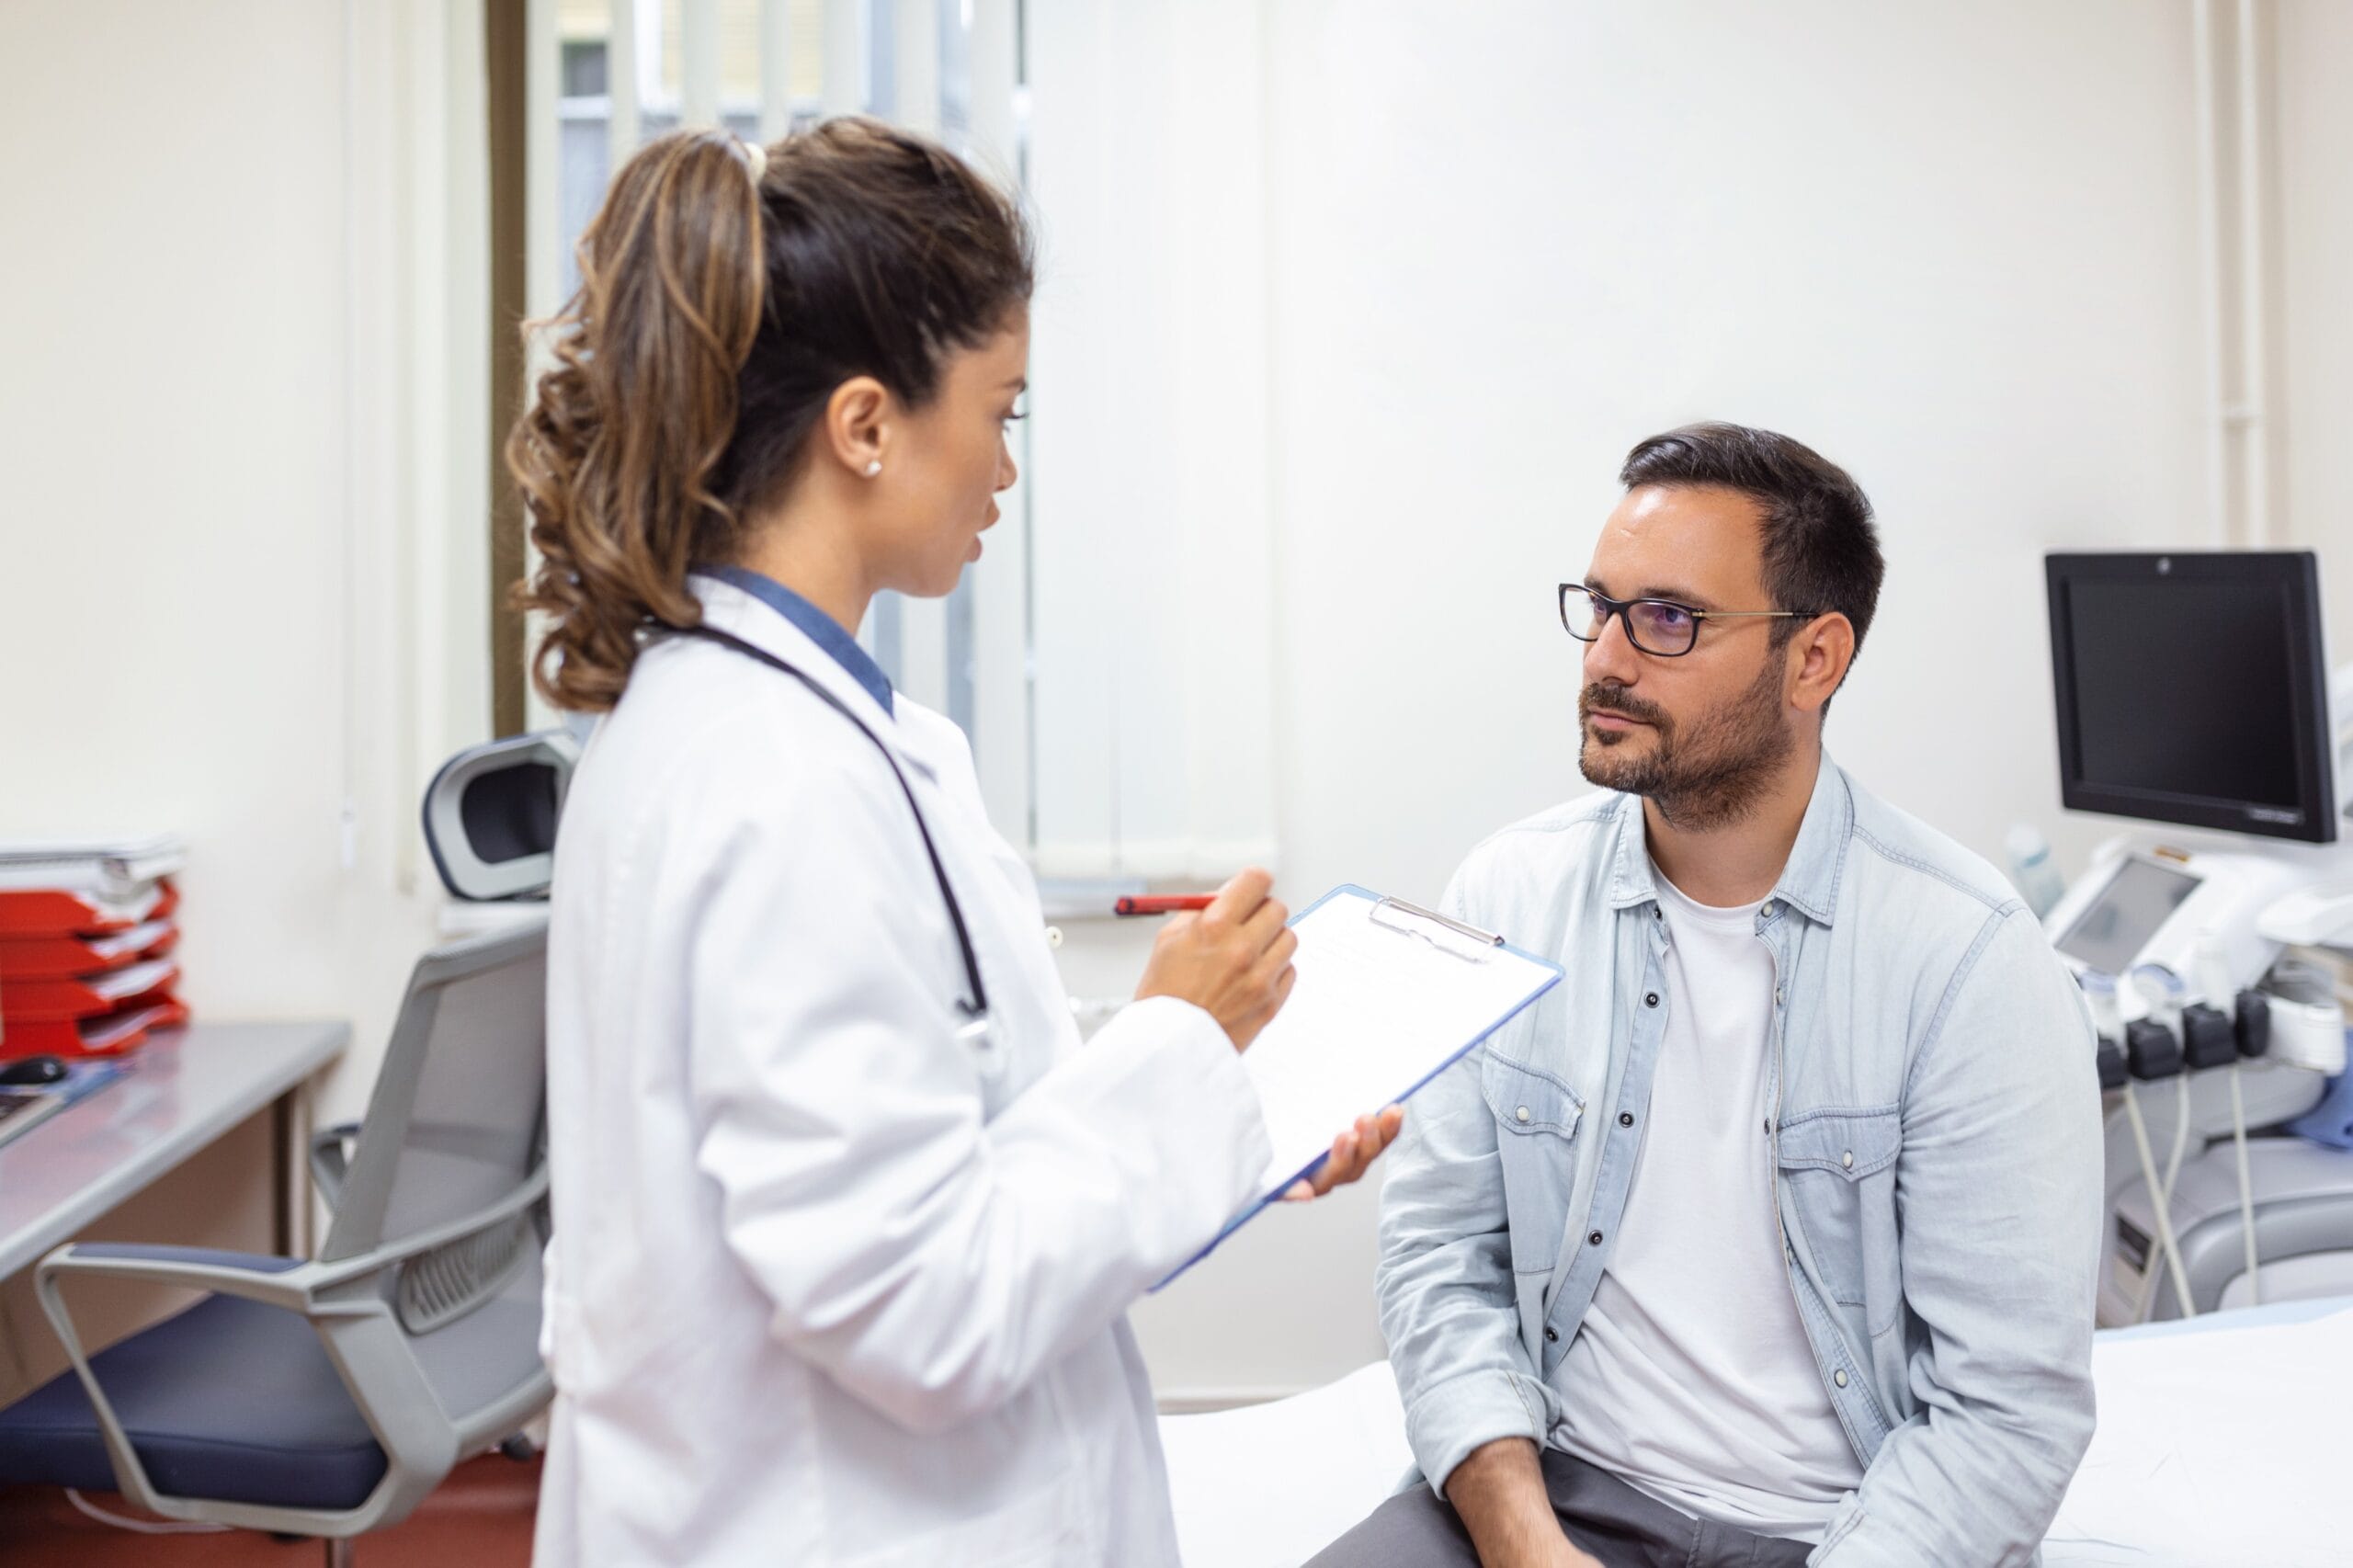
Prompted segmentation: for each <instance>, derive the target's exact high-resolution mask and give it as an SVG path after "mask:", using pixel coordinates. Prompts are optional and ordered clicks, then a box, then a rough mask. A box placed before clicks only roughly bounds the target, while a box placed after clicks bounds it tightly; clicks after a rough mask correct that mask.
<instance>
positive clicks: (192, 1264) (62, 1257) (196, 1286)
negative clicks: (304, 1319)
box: [34, 1242, 316, 1329]
mask: <svg viewBox="0 0 2353 1568" xmlns="http://www.w3.org/2000/svg"><path fill="white" fill-rule="evenodd" d="M315 1268H316V1266H315V1265H313V1264H310V1263H307V1262H305V1261H304V1260H303V1259H301V1258H299V1257H275V1256H270V1255H268V1254H267V1253H252V1252H224V1251H222V1250H220V1249H218V1248H213V1247H179V1246H148V1245H144V1244H134V1243H128V1242H72V1243H68V1244H66V1245H64V1246H62V1247H59V1248H58V1249H57V1250H56V1251H55V1252H52V1253H51V1254H50V1255H49V1256H47V1257H44V1258H42V1259H41V1260H40V1267H39V1268H38V1269H37V1270H36V1271H35V1277H34V1283H35V1285H36V1287H37V1288H38V1289H39V1290H40V1292H41V1296H42V1299H43V1301H44V1302H46V1301H47V1300H48V1299H49V1298H50V1296H51V1293H52V1290H53V1287H52V1286H51V1281H52V1280H54V1279H56V1278H59V1277H61V1276H89V1277H93V1278H111V1279H136V1280H141V1281H144V1282H146V1283H150V1284H156V1285H176V1286H182V1287H185V1288H187V1289H188V1290H211V1291H215V1292H218V1293H219V1294H221V1295H224V1296H242V1297H244V1298H245V1299H246V1300H247V1301H261V1302H264V1303H267V1305H270V1306H273V1307H285V1308H288V1309H289V1310H290V1311H293V1312H303V1311H305V1310H307V1309H308V1308H309V1306H310V1304H311V1292H310V1284H311V1281H310V1280H309V1279H308V1278H298V1277H299V1276H302V1275H305V1274H307V1273H310V1272H312V1271H314V1270H315ZM59 1310H60V1312H62V1311H63V1304H62V1303H61V1304H60V1309H59ZM56 1315H58V1314H57V1313H51V1316H56ZM60 1326H61V1329H62V1328H63V1324H61V1325H60Z"/></svg>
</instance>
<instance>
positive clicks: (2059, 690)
mask: <svg viewBox="0 0 2353 1568" xmlns="http://www.w3.org/2000/svg"><path fill="white" fill-rule="evenodd" d="M2044 571H2045V577H2046V581H2047V583H2048V585H2049V588H2050V597H2051V666H2052V682H2053V685H2054V687H2055V688H2056V695H2057V698H2058V707H2059V780H2060V794H2061V798H2062V799H2063V801H2065V803H2066V805H2067V807H2068V808H2069V809H2070V810H2072V811H2083V812H2109V813H2110V814H2112V815H2116V816H2127V817H2140V818H2143V819H2144V820H2146V821H2150V822H2169V823H2182V824H2187V825H2189V826H2192V827H2208V828H2222V829H2225V830H2227V831H2229V832H2233V833H2249V834H2259V835H2264V836H2266V837H2271V838H2293V839H2302V840H2304V841H2306V842H2308V843H2313V844H2329V843H2334V842H2335V841H2336V817H2337V808H2336V767H2335V764H2336V744H2335V736H2334V734H2333V733H2332V731H2331V728H2330V724H2329V716H2328V669H2327V661H2326V655H2325V653H2324V652H2323V648H2322V642H2321V611H2320V568H2319V564H2318V562H2317V561H2316V560H2315V559H2314V557H2313V554H2312V552H2311V551H2276V552H2262V551H2211V552H2199V551H2175V552H2171V553H2167V554H2154V553H2153V554H2114V555H2052V556H2049V557H2047V558H2046V559H2045V562H2044Z"/></svg>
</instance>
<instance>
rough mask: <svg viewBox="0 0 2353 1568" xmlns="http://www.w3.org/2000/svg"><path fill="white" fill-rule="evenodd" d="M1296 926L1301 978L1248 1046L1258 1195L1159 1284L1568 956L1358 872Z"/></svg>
mask: <svg viewBox="0 0 2353 1568" xmlns="http://www.w3.org/2000/svg"><path fill="white" fill-rule="evenodd" d="M1291 927H1292V929H1294V930H1295V931H1297V932H1298V933H1299V952H1298V955H1297V957H1295V958H1294V959H1293V960H1292V963H1293V965H1294V966H1295V967H1296V968H1297V970H1298V971H1299V980H1298V983H1297V984H1296V985H1294V986H1293V987H1292V990H1291V994H1290V1001H1288V1002H1286V1003H1285V1004H1284V1005H1283V1010H1282V1011H1281V1012H1280V1013H1279V1014H1277V1015H1276V1016H1275V1020H1274V1022H1272V1023H1270V1024H1268V1025H1267V1027H1266V1028H1265V1029H1263V1030H1262V1031H1260V1033H1259V1035H1258V1038H1257V1039H1256V1040H1255V1041H1253V1042H1252V1043H1251V1046H1250V1049H1249V1050H1248V1051H1245V1052H1244V1053H1243V1057H1242V1065H1243V1067H1244V1069H1245V1071H1246V1072H1247V1073H1248V1074H1250V1081H1251V1082H1252V1083H1253V1084H1255V1085H1256V1086H1257V1090H1258V1102H1259V1106H1260V1108H1261V1110H1262V1111H1263V1112H1264V1114H1265V1116H1266V1120H1267V1140H1268V1142H1270V1143H1271V1144H1272V1145H1273V1147H1274V1157H1273V1158H1272V1159H1271V1160H1269V1161H1268V1162H1267V1168H1266V1172H1265V1174H1264V1176H1262V1177H1261V1178H1260V1180H1259V1182H1258V1185H1257V1193H1256V1196H1255V1197H1254V1198H1252V1199H1251V1200H1250V1201H1249V1202H1248V1203H1247V1204H1245V1205H1244V1207H1243V1209H1242V1211H1241V1212H1240V1213H1238V1214H1236V1215H1235V1216H1234V1217H1233V1220H1232V1221H1229V1222H1228V1223H1227V1225H1226V1226H1225V1228H1224V1229H1223V1230H1222V1231H1221V1232H1219V1233H1218V1236H1217V1240H1216V1241H1212V1242H1211V1244H1210V1245H1209V1246H1208V1247H1204V1248H1203V1249H1202V1250H1201V1252H1200V1253H1199V1254H1198V1255H1196V1256H1194V1257H1193V1258H1191V1259H1189V1260H1188V1261H1187V1262H1186V1263H1185V1265H1184V1266H1183V1267H1179V1268H1178V1269H1177V1270H1176V1272H1175V1273H1172V1274H1171V1275H1169V1276H1168V1278H1167V1279H1163V1280H1162V1281H1161V1282H1160V1284H1159V1285H1155V1286H1154V1287H1153V1289H1154V1290H1159V1289H1161V1288H1162V1287H1164V1286H1165V1285H1167V1283H1168V1282H1169V1280H1170V1279H1174V1278H1176V1275H1178V1274H1182V1273H1183V1272H1184V1271H1185V1269H1187V1268H1190V1267H1192V1266H1193V1265H1194V1264H1195V1263H1198V1262H1199V1261H1200V1259H1201V1258H1202V1257H1206V1256H1209V1253H1210V1252H1211V1250H1212V1249H1214V1248H1215V1247H1216V1245H1217V1244H1218V1242H1222V1241H1223V1240H1224V1239H1225V1238H1226V1237H1227V1236H1229V1235H1232V1234H1233V1233H1234V1231H1235V1230H1237V1229H1238V1228H1240V1226H1241V1225H1242V1224H1243V1223H1244V1222H1245V1221H1247V1220H1248V1219H1249V1218H1250V1217H1251V1216H1252V1215H1253V1214H1256V1212H1258V1210H1261V1209H1263V1208H1265V1207H1266V1206H1267V1204H1268V1203H1270V1202H1273V1201H1274V1200H1275V1199H1279V1198H1280V1197H1281V1196H1282V1195H1283V1193H1284V1192H1285V1191H1286V1190H1287V1189H1288V1188H1289V1187H1290V1185H1291V1184H1292V1183H1293V1182H1295V1181H1297V1180H1299V1179H1300V1177H1302V1176H1305V1175H1307V1174H1308V1173H1309V1172H1310V1171H1312V1170H1313V1169H1314V1168H1315V1166H1316V1165H1318V1164H1320V1163H1321V1162H1322V1161H1323V1159H1324V1157H1325V1156H1326V1155H1327V1154H1328V1153H1330V1152H1331V1148H1332V1140H1333V1138H1334V1137H1335V1136H1336V1134H1337V1133H1338V1132H1339V1131H1341V1129H1343V1128H1345V1127H1348V1126H1350V1125H1352V1124H1354V1122H1355V1120H1356V1119H1357V1118H1358V1117H1359V1116H1363V1115H1366V1114H1368V1113H1370V1112H1372V1111H1377V1110H1380V1109H1381V1108H1382V1107H1384V1106H1391V1105H1401V1104H1404V1103H1405V1101H1406V1098H1407V1096H1411V1095H1412V1094H1413V1093H1414V1091H1415V1090H1416V1089H1418V1088H1420V1087H1421V1086H1422V1085H1425V1084H1427V1083H1428V1082H1429V1081H1430V1080H1431V1079H1432V1078H1435V1077H1436V1076H1438V1074H1439V1073H1441V1072H1443V1071H1444V1070H1445V1069H1446V1068H1447V1067H1448V1066H1449V1065H1451V1064H1452V1063H1453V1062H1454V1061H1455V1060H1456V1059H1457V1058H1459V1057H1461V1055H1463V1053H1465V1052H1466V1051H1469V1050H1470V1049H1471V1048H1472V1046H1474V1045H1477V1044H1478V1043H1479V1042H1480V1041H1481V1040H1484V1039H1486V1038H1487V1036H1489V1035H1491V1034H1493V1033H1495V1030H1496V1029H1498V1028H1502V1027H1503V1026H1504V1025H1505V1024H1506V1023H1508V1022H1509V1021H1510V1020H1511V1019H1512V1017H1514V1016H1515V1015H1517V1014H1518V1012H1519V1011H1520V1009H1522V1008H1524V1007H1526V1006H1528V1005H1529V1003H1531V1002H1533V1001H1535V1000H1536V999H1537V998H1538V997H1539V996H1541V995H1543V994H1544V993H1545V992H1547V991H1550V990H1551V989H1552V987H1553V986H1555V985H1557V984H1559V983H1560V982H1561V968H1560V966H1559V965H1558V964H1554V963H1550V962H1547V961H1546V960H1542V959H1540V958H1536V957H1534V956H1533V955H1531V954H1529V953H1525V952H1522V951H1520V950H1519V949H1517V948H1514V947H1511V946H1508V945H1507V944H1505V943H1504V942H1502V941H1501V940H1500V939H1499V938H1497V937H1494V936H1492V935H1490V934H1487V933H1483V932H1479V931H1476V930H1474V929H1472V927H1470V926H1461V925H1457V924H1455V923H1453V922H1451V921H1449V920H1447V919H1446V918H1445V917H1444V916H1442V915H1436V914H1433V913H1432V912H1430V911H1428V910H1424V909H1419V908H1417V907H1415V905H1412V904H1409V903H1402V902H1401V901H1398V900H1395V899H1386V898H1383V897H1381V894H1379V893H1376V892H1370V891H1369V890H1367V889H1364V888H1360V887H1357V886H1354V885H1353V884H1348V885H1343V886H1341V887H1337V888H1335V889H1333V890H1332V891H1331V892H1328V893H1325V894H1324V896H1323V897H1322V898H1320V899H1318V900H1316V901H1315V903H1313V904H1311V905H1309V906H1308V908H1307V909H1306V910H1305V911H1303V912H1302V913H1301V914H1300V915H1297V916H1295V917H1294V918H1293V919H1292V921H1291ZM1406 1114H1407V1115H1409V1116H1410V1115H1411V1114H1412V1112H1411V1110H1410V1109H1409V1110H1408V1111H1407V1113H1406Z"/></svg>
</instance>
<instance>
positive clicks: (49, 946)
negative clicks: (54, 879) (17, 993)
mask: <svg viewBox="0 0 2353 1568" xmlns="http://www.w3.org/2000/svg"><path fill="white" fill-rule="evenodd" d="M179 939H180V932H179V927H178V926H176V925H174V924H173V923H172V922H171V921H169V920H150V921H148V922H147V923H146V924H145V925H143V926H132V927H131V929H130V930H128V931H119V932H117V933H116V934H115V935H113V936H111V937H0V984H5V983H6V982H8V981H11V980H79V979H81V978H82V977H83V976H85V975H91V974H105V973H107V972H108V971H110V970H118V969H121V968H124V967H125V966H127V965H130V964H134V963H138V962H139V961H141V960H143V959H159V958H162V957H163V956H164V955H165V953H168V952H170V951H171V950H172V949H174V948H176V947H177V946H178V945H179Z"/></svg>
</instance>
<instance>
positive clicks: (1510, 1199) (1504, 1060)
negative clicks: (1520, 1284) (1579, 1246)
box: [1479, 1052, 1585, 1275]
mask: <svg viewBox="0 0 2353 1568" xmlns="http://www.w3.org/2000/svg"><path fill="white" fill-rule="evenodd" d="M1479 1092H1480V1094H1481V1096H1483V1098H1484V1099H1485V1100H1486V1102H1487V1109H1488V1111H1489V1112H1490V1113H1491V1114H1492V1115H1493V1116H1494V1117H1495V1155H1496V1158H1497V1160H1498V1161H1499V1162H1500V1163H1501V1165H1502V1167H1503V1183H1504V1210H1505V1213H1506V1217H1507V1218H1508V1220H1509V1221H1510V1225H1511V1264H1512V1270H1513V1272H1514V1273H1516V1274H1545V1275H1550V1274H1551V1273H1552V1265H1553V1263H1554V1261H1555V1260H1557V1259H1558V1258H1559V1256H1560V1255H1561V1233H1562V1229H1563V1227H1564V1226H1565V1225H1566V1224H1567V1223H1568V1218H1569V1191H1570V1188H1571V1187H1572V1186H1574V1183H1575V1180H1576V1157H1575V1154H1574V1152H1573V1151H1574V1141H1575V1138H1576V1132H1577V1123H1578V1122H1579V1121H1580V1120H1581V1119H1583V1118H1584V1116H1585V1100H1584V1098H1583V1096H1579V1095H1578V1093H1577V1092H1576V1091H1575V1090H1574V1089H1573V1088H1571V1087H1569V1085H1568V1084H1567V1082H1566V1081H1565V1080H1563V1079H1561V1078H1558V1077H1555V1076H1554V1075H1553V1074H1550V1073H1547V1072H1545V1071H1544V1070H1543V1069H1542V1068H1540V1067H1530V1066H1529V1065H1527V1064H1526V1063H1524V1062H1514V1061H1513V1060H1511V1059H1510V1058H1509V1057H1506V1056H1497V1055H1495V1054H1494V1053H1493V1052H1490V1053H1489V1054H1488V1056H1487V1059H1486V1062H1484V1064H1483V1066H1482V1067H1481V1069H1480V1074H1479Z"/></svg>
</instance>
